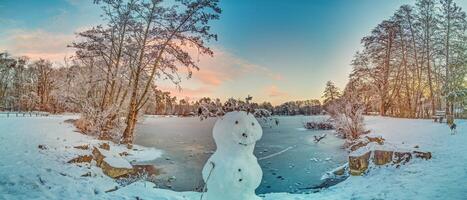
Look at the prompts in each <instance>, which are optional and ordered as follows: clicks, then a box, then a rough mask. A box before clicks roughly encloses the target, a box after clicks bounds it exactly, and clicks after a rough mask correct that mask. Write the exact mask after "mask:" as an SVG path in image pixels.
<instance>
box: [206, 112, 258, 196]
mask: <svg viewBox="0 0 467 200" xmlns="http://www.w3.org/2000/svg"><path fill="white" fill-rule="evenodd" d="M262 134H263V130H262V128H261V126H260V124H259V123H258V121H257V120H256V118H255V117H254V116H253V114H251V113H246V112H243V111H234V112H229V113H227V114H225V115H224V116H223V117H222V118H220V119H218V120H217V122H216V124H215V125H214V128H213V137H214V141H215V143H216V146H217V149H216V151H215V152H214V154H213V155H212V156H211V157H210V158H209V159H208V161H207V162H206V164H205V166H204V168H203V172H202V173H203V179H204V181H205V183H206V186H207V192H206V193H205V194H204V195H205V196H204V199H205V200H220V199H222V200H240V199H241V200H260V199H261V198H260V197H258V196H256V194H255V189H256V188H257V187H258V186H259V184H260V183H261V179H262V176H263V172H262V170H261V167H260V166H259V164H258V161H257V159H256V157H255V156H254V155H253V150H254V148H255V144H256V141H258V140H259V139H261V136H262Z"/></svg>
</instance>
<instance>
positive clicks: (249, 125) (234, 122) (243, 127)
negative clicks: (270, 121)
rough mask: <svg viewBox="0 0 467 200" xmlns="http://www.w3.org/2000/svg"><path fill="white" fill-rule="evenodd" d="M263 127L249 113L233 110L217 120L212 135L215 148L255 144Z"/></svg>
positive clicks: (261, 133)
mask: <svg viewBox="0 0 467 200" xmlns="http://www.w3.org/2000/svg"><path fill="white" fill-rule="evenodd" d="M262 135H263V129H262V128H261V126H260V124H259V123H258V120H256V118H255V117H254V116H253V114H251V113H246V112H244V111H234V112H229V113H226V114H225V115H224V116H223V117H222V118H220V119H219V120H217V122H216V124H215V125H214V128H213V137H214V141H215V142H216V146H217V148H218V149H219V148H223V147H227V148H230V147H233V148H245V147H253V148H254V146H255V143H256V141H258V140H259V139H261V136H262Z"/></svg>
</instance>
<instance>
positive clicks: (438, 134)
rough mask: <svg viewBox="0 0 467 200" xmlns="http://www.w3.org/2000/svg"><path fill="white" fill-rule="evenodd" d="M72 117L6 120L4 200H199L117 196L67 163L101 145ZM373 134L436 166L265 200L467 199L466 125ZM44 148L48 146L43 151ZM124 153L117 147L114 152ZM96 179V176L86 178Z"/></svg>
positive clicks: (415, 126)
mask: <svg viewBox="0 0 467 200" xmlns="http://www.w3.org/2000/svg"><path fill="white" fill-rule="evenodd" d="M73 117H74V116H49V117H18V118H16V117H10V118H4V117H2V118H0V147H1V150H0V156H1V159H0V199H136V197H139V198H141V199H158V200H159V199H160V200H199V199H200V193H196V192H173V191H170V190H163V189H157V188H154V184H152V183H150V182H136V183H133V184H131V185H128V186H126V187H122V188H120V189H118V190H116V191H114V192H108V193H106V192H105V191H107V190H109V189H112V188H115V186H117V185H118V184H117V183H116V182H115V181H114V180H112V179H110V178H108V177H106V176H105V175H103V173H102V171H101V170H100V169H99V168H97V167H95V166H93V165H81V166H77V165H75V164H68V163H67V161H68V160H70V159H71V158H73V157H75V156H77V155H81V154H89V150H79V149H75V148H73V146H78V145H82V144H91V145H92V144H97V143H99V141H97V140H95V139H93V138H91V137H87V136H84V135H82V134H79V133H76V132H73V130H74V129H73V127H72V125H71V124H68V123H64V122H63V121H64V120H66V119H69V118H73ZM366 124H367V128H369V129H371V130H372V134H376V135H381V136H383V137H384V138H385V139H386V141H387V142H389V143H393V144H397V145H398V146H399V145H400V146H401V147H413V146H415V145H418V146H419V147H420V149H421V150H424V151H430V152H432V154H433V158H432V159H431V160H421V159H413V160H412V161H411V162H409V163H408V164H407V165H404V166H401V167H400V168H395V167H381V168H377V169H372V170H371V171H370V172H369V173H368V174H367V175H365V176H362V177H350V178H349V179H347V180H345V181H344V182H342V183H339V184H338V185H335V186H333V187H331V188H328V189H324V190H322V191H320V192H318V193H312V194H287V193H273V194H266V195H263V196H264V199H265V200H302V199H303V200H305V199H467V153H466V152H467V143H466V142H467V131H466V130H467V121H465V120H458V121H457V125H458V126H457V129H458V130H457V132H458V133H457V134H456V135H450V130H449V128H448V127H447V126H446V124H438V123H433V122H432V121H431V120H413V119H394V118H382V117H367V118H366ZM38 145H46V146H47V149H44V150H41V149H39V148H38ZM123 148H124V147H122V146H116V145H111V150H112V149H114V150H115V151H122V150H123ZM135 148H137V149H139V150H141V151H135V152H129V153H133V154H134V155H135V156H133V157H132V158H127V159H129V160H137V161H138V160H139V161H142V160H149V159H155V158H157V157H158V156H161V154H162V152H160V151H158V150H156V149H147V148H143V147H135ZM88 172H91V174H92V175H91V177H81V175H83V174H86V173H88Z"/></svg>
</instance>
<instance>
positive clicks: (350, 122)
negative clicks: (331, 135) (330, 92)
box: [330, 98, 366, 140]
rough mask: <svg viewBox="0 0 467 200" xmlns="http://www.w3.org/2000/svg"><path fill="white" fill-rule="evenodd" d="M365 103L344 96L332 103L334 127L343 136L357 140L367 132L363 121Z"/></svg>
mask: <svg viewBox="0 0 467 200" xmlns="http://www.w3.org/2000/svg"><path fill="white" fill-rule="evenodd" d="M364 108H365V107H364V105H363V104H361V103H359V102H358V101H355V100H352V99H348V98H342V99H340V100H339V101H336V102H334V103H333V104H332V105H330V110H332V112H331V113H332V114H331V118H332V121H333V122H334V127H335V129H336V131H337V133H339V134H340V135H341V136H342V137H343V138H345V139H348V140H355V139H357V138H358V137H359V136H360V135H362V134H364V133H366V131H365V126H364V123H363V112H364V110H365V109H364Z"/></svg>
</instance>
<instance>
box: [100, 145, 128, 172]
mask: <svg viewBox="0 0 467 200" xmlns="http://www.w3.org/2000/svg"><path fill="white" fill-rule="evenodd" d="M92 154H93V156H94V159H95V160H96V163H97V166H98V167H100V168H102V171H103V172H104V173H105V174H106V175H107V176H110V177H112V178H118V177H122V176H125V175H128V174H131V173H133V166H131V164H130V163H129V162H128V161H126V160H125V159H123V158H122V157H121V156H120V155H115V154H112V153H111V152H110V151H107V150H105V149H101V148H97V147H94V149H93V150H92Z"/></svg>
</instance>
